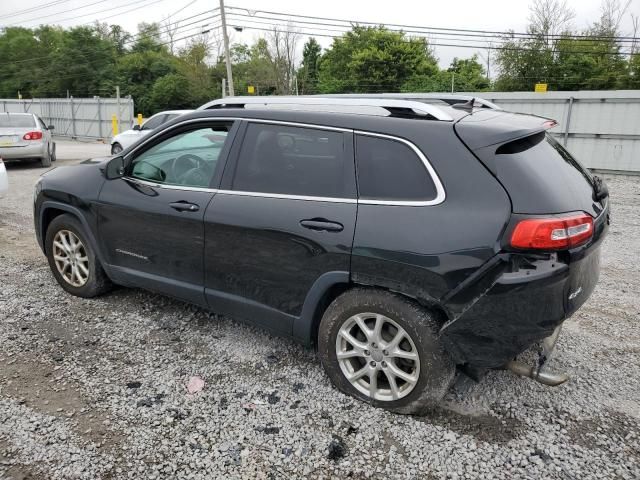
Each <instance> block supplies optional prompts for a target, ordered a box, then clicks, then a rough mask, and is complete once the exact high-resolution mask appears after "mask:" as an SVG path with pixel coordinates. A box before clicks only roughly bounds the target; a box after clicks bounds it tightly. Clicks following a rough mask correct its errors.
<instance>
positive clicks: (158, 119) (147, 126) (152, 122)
mask: <svg viewBox="0 0 640 480" xmlns="http://www.w3.org/2000/svg"><path fill="white" fill-rule="evenodd" d="M166 118H167V116H166V115H164V114H160V115H157V116H155V117H151V118H150V119H149V120H147V121H146V122H145V123H144V125H142V130H154V129H156V128H158V127H159V126H160V125H162V124H163V123H164V122H165V119H166Z"/></svg>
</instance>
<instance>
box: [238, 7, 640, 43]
mask: <svg viewBox="0 0 640 480" xmlns="http://www.w3.org/2000/svg"><path fill="white" fill-rule="evenodd" d="M227 8H228V9H235V10H244V11H245V12H247V14H248V15H249V16H253V15H252V14H251V13H250V10H249V9H246V8H241V7H233V6H230V5H228V6H227ZM257 12H262V13H267V14H271V15H280V16H285V17H296V18H308V19H312V20H328V21H333V22H343V23H352V24H358V25H372V26H379V25H385V26H387V27H396V28H401V29H422V30H425V29H428V30H434V31H445V32H466V33H481V34H483V33H489V34H498V35H505V36H515V37H520V36H522V37H529V38H537V37H540V36H543V37H545V38H549V39H551V38H558V39H562V38H566V37H565V36H564V35H563V34H549V35H542V34H535V33H523V32H514V31H496V30H471V29H464V28H444V27H425V26H419V25H418V26H416V25H403V24H398V23H386V22H367V21H363V20H344V19H339V18H331V17H318V16H311V15H299V14H293V13H283V12H273V11H268V10H256V13H257ZM571 37H576V38H592V36H591V35H580V34H572V35H571ZM598 38H600V39H610V40H617V39H631V40H640V37H629V36H622V35H620V36H605V35H603V36H598Z"/></svg>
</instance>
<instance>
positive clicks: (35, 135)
mask: <svg viewBox="0 0 640 480" xmlns="http://www.w3.org/2000/svg"><path fill="white" fill-rule="evenodd" d="M22 139H23V140H41V139H42V132H27V133H25V134H24V136H23V137H22Z"/></svg>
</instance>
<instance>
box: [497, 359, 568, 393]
mask: <svg viewBox="0 0 640 480" xmlns="http://www.w3.org/2000/svg"><path fill="white" fill-rule="evenodd" d="M505 368H506V369H507V370H511V371H512V372H513V373H515V374H517V375H520V376H522V377H529V378H531V379H533V380H535V381H536V382H539V383H542V384H543V385H548V386H550V387H557V386H558V385H562V384H563V383H565V382H566V381H567V380H569V375H567V374H566V373H554V372H550V371H548V370H546V369H542V368H540V367H535V366H533V367H532V366H530V365H527V364H526V363H522V362H518V361H517V360H512V361H510V362H509V363H507V364H506V365H505Z"/></svg>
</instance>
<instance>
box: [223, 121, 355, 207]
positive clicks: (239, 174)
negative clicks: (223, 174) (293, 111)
mask: <svg viewBox="0 0 640 480" xmlns="http://www.w3.org/2000/svg"><path fill="white" fill-rule="evenodd" d="M352 181H353V160H351V162H349V161H347V160H346V155H345V141H344V134H343V133H342V132H335V131H329V130H320V129H315V128H301V127H289V126H285V125H269V124H261V123H250V124H249V125H248V126H247V131H246V133H245V136H244V141H243V142H242V148H241V150H240V154H239V157H238V164H237V166H236V172H235V176H234V180H233V189H234V190H238V191H245V192H260V193H273V194H284V195H302V196H313V197H340V198H345V197H352V196H353V195H351V194H349V188H348V185H349V183H350V182H352Z"/></svg>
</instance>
